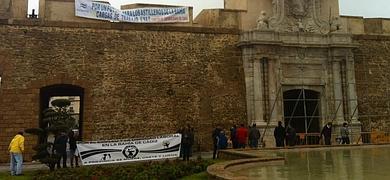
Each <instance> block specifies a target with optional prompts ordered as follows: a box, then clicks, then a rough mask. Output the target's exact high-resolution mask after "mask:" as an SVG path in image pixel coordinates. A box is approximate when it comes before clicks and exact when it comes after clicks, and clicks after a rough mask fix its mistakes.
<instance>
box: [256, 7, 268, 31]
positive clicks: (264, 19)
mask: <svg viewBox="0 0 390 180" xmlns="http://www.w3.org/2000/svg"><path fill="white" fill-rule="evenodd" d="M256 29H257V30H266V29H269V23H268V16H267V12H265V11H261V13H260V16H259V18H257V28H256Z"/></svg>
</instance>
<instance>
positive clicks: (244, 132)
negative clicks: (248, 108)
mask: <svg viewBox="0 0 390 180" xmlns="http://www.w3.org/2000/svg"><path fill="white" fill-rule="evenodd" d="M236 137H237V141H238V148H245V145H246V140H247V139H248V129H247V128H245V127H244V124H241V127H239V128H238V129H237V131H236Z"/></svg>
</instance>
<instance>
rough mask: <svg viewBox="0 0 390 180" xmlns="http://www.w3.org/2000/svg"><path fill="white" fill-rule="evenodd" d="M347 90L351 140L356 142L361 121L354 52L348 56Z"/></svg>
mask: <svg viewBox="0 0 390 180" xmlns="http://www.w3.org/2000/svg"><path fill="white" fill-rule="evenodd" d="M345 61H346V63H345V64H346V83H347V86H346V88H347V89H346V91H347V97H346V98H347V102H348V103H347V104H348V111H349V112H350V114H348V119H347V121H349V120H350V122H349V123H350V127H349V128H350V131H351V133H350V134H351V136H350V139H351V142H353V143H355V142H356V141H357V140H358V139H359V137H360V132H361V123H360V122H359V121H358V109H357V108H358V101H357V95H356V81H355V65H354V58H353V54H352V52H349V54H348V55H347V56H346V60H345Z"/></svg>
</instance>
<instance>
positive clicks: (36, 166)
mask: <svg viewBox="0 0 390 180" xmlns="http://www.w3.org/2000/svg"><path fill="white" fill-rule="evenodd" d="M199 156H201V157H202V158H203V159H211V158H212V157H213V152H201V153H195V154H194V155H193V156H192V157H191V159H196V158H198V157H199ZM80 164H81V163H80ZM9 169H10V168H9V163H1V164H0V172H7V171H9ZM44 169H49V168H48V167H47V166H46V165H44V164H41V163H39V162H24V163H23V171H34V170H44Z"/></svg>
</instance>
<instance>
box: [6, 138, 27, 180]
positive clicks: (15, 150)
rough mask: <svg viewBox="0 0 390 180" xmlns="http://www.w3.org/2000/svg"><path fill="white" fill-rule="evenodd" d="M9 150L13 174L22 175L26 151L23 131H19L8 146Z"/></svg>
mask: <svg viewBox="0 0 390 180" xmlns="http://www.w3.org/2000/svg"><path fill="white" fill-rule="evenodd" d="M8 150H9V153H10V169H11V175H12V176H20V175H22V166H23V152H24V136H23V132H22V131H20V132H18V134H17V135H16V136H15V137H14V138H13V139H12V140H11V143H10V144H9V146H8Z"/></svg>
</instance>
